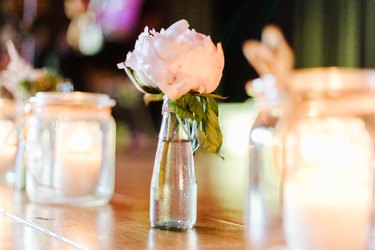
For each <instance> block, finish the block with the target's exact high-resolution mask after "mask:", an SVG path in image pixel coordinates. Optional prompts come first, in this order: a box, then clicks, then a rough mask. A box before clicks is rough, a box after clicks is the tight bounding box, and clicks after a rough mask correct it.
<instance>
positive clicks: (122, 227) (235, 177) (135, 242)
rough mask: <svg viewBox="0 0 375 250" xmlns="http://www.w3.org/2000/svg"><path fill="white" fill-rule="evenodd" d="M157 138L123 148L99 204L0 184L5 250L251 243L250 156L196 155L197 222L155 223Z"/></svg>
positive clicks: (1, 235)
mask: <svg viewBox="0 0 375 250" xmlns="http://www.w3.org/2000/svg"><path fill="white" fill-rule="evenodd" d="M156 143H157V141H156V138H154V139H150V140H149V141H148V142H147V143H143V145H141V147H139V148H138V149H132V150H129V149H128V150H118V151H119V152H118V154H117V159H116V173H117V174H116V190H115V195H114V197H113V199H112V200H111V202H110V203H109V204H107V205H104V206H99V207H67V206H65V207H64V206H50V205H40V204H33V203H31V202H29V201H28V199H27V196H26V194H25V192H23V191H17V190H15V189H14V188H13V187H12V186H10V185H6V184H0V197H1V200H0V225H1V226H0V249H1V250H3V249H28V250H29V249H246V248H247V241H246V233H245V228H244V226H243V223H242V221H243V215H242V211H243V205H244V197H245V190H246V176H247V160H246V157H239V156H236V157H234V156H228V155H225V152H224V156H225V157H226V159H225V161H222V160H221V159H220V158H218V157H216V156H214V155H209V154H206V153H203V152H198V154H197V155H196V157H195V165H196V176H197V182H198V214H197V224H196V227H195V228H194V229H193V230H189V231H182V232H175V231H162V230H156V229H152V228H151V227H150V225H149V186H150V180H151V174H152V167H153V161H154V154H155V146H156Z"/></svg>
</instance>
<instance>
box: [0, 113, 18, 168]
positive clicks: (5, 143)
mask: <svg viewBox="0 0 375 250" xmlns="http://www.w3.org/2000/svg"><path fill="white" fill-rule="evenodd" d="M13 129H14V123H13V122H12V121H10V120H0V172H5V171H7V170H8V169H9V168H10V167H12V166H13V165H14V160H15V156H16V150H17V145H16V143H15V137H16V136H15V132H13V133H12V130H13ZM10 133H11V134H10Z"/></svg>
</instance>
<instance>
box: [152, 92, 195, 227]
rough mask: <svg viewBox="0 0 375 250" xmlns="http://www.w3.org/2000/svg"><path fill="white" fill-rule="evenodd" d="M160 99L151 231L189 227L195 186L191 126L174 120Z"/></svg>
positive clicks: (192, 219) (193, 222)
mask: <svg viewBox="0 0 375 250" xmlns="http://www.w3.org/2000/svg"><path fill="white" fill-rule="evenodd" d="M168 102H169V100H168V99H167V98H165V99H164V104H163V112H162V113H163V120H162V125H161V129H160V133H159V142H158V147H157V151H156V156H155V163H154V170H153V175H152V180H151V194H150V221H151V226H152V227H154V228H159V229H165V230H186V229H190V228H193V227H194V225H195V222H196V211H197V183H196V180H195V173H194V158H193V150H192V143H191V135H192V133H194V131H192V129H191V127H190V126H189V125H188V124H186V123H185V122H184V121H181V120H179V119H178V118H177V116H176V114H175V113H173V112H171V110H170V108H169V103H168Z"/></svg>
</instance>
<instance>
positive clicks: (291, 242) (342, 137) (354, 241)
mask: <svg viewBox="0 0 375 250" xmlns="http://www.w3.org/2000/svg"><path fill="white" fill-rule="evenodd" d="M295 132H296V133H295V134H294V135H295V136H292V137H289V138H288V139H287V142H286V145H287V147H288V145H292V144H293V145H297V146H296V147H295V148H294V149H293V150H292V149H291V148H289V149H288V151H289V152H290V153H291V154H295V155H298V157H294V158H293V159H294V160H295V162H294V163H293V164H292V165H293V166H294V167H295V169H287V172H290V173H288V174H287V177H286V181H285V185H284V230H285V234H286V239H287V242H288V249H291V250H301V249H304V250H315V249H320V250H332V249H340V250H345V249H348V250H352V249H366V246H367V233H368V230H369V229H370V222H371V220H370V214H371V196H372V184H371V183H372V176H371V174H372V170H371V169H372V158H373V153H372V150H373V149H372V143H371V137H370V135H369V134H368V132H367V130H366V128H365V124H364V123H363V122H362V120H359V119H354V118H340V119H339V118H323V119H316V120H304V121H301V122H300V123H298V124H297V127H296V131H295ZM291 142H293V143H292V144H290V143H291ZM286 159H288V156H287V158H286ZM286 162H288V161H286ZM286 166H287V167H288V166H291V165H288V163H287V164H286Z"/></svg>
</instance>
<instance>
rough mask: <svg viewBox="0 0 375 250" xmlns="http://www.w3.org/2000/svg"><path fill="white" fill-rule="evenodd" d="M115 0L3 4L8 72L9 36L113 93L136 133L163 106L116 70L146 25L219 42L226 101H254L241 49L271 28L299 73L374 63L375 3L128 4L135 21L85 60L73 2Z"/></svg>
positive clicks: (42, 62)
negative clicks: (147, 99) (76, 38)
mask: <svg viewBox="0 0 375 250" xmlns="http://www.w3.org/2000/svg"><path fill="white" fill-rule="evenodd" d="M116 1H117V2H120V0H1V2H0V4H1V5H0V7H1V9H0V10H1V12H0V25H1V37H0V38H1V47H0V48H1V55H2V56H1V57H0V66H1V68H4V67H5V66H6V64H7V57H6V50H5V46H4V41H5V40H7V39H9V38H10V39H12V40H13V41H14V43H15V44H16V46H17V47H18V48H19V50H20V53H21V54H22V56H23V57H24V58H26V59H27V60H29V61H30V62H31V63H32V64H33V65H34V66H35V67H38V68H39V67H49V68H52V69H54V70H55V71H57V72H59V73H60V74H62V75H63V76H65V77H66V78H69V79H71V80H72V82H73V83H74V86H75V89H76V90H82V91H94V92H105V93H108V94H109V95H111V96H112V97H113V98H115V99H116V100H117V101H118V105H117V107H116V108H115V109H114V115H115V117H116V118H117V119H119V120H125V121H127V123H128V124H130V125H129V126H130V127H131V128H132V127H135V126H140V125H139V123H141V124H143V123H144V122H139V119H143V118H137V117H139V116H140V114H141V113H142V112H150V111H151V112H150V113H151V115H152V116H154V117H156V118H154V119H155V124H158V119H160V117H159V118H158V116H159V114H160V104H152V105H151V106H150V107H147V108H144V105H143V103H142V98H141V96H140V94H139V93H137V91H134V88H132V86H129V82H128V81H127V77H126V76H125V74H124V72H123V71H121V70H118V69H117V67H116V64H117V63H118V62H122V61H124V59H125V56H126V53H127V52H128V51H129V50H132V49H133V47H134V43H135V40H136V38H137V36H138V34H139V33H140V32H142V31H143V29H144V27H145V26H146V25H147V26H149V27H150V28H155V29H156V30H157V31H159V30H160V29H161V28H163V27H164V28H166V27H168V26H169V25H171V24H172V23H174V22H176V21H177V20H179V19H186V20H187V21H188V22H189V23H190V26H191V28H194V29H196V30H197V31H198V32H200V33H204V34H208V35H211V37H212V40H213V41H214V42H215V43H217V42H221V43H222V45H223V50H224V55H225V68H224V72H223V78H222V81H221V84H220V86H219V88H218V90H217V92H218V93H219V94H221V95H224V96H227V97H228V98H227V99H226V100H225V102H242V101H244V100H246V99H248V98H249V97H248V96H247V95H246V93H245V90H244V85H245V83H246V81H248V80H249V79H252V78H255V77H257V74H256V72H255V71H254V70H253V69H252V68H251V66H250V65H249V64H248V62H247V61H246V59H245V57H244V56H243V53H242V44H243V43H244V42H245V41H246V40H247V39H259V37H260V34H261V31H262V29H263V27H264V26H265V25H266V24H270V23H273V24H276V25H278V26H279V27H280V28H281V29H282V31H283V32H284V35H285V37H286V39H287V41H288V42H289V43H290V45H291V47H292V48H293V49H294V51H295V55H296V67H297V68H301V67H320V66H345V67H374V64H375V15H373V14H372V12H373V10H374V9H375V0H368V1H357V0H314V1H309V0H230V1H224V0H127V1H131V2H137V3H138V5H137V6H138V9H137V8H135V9H134V10H133V9H129V8H127V9H124V10H122V12H121V13H120V14H121V15H120V17H127V15H128V16H129V15H130V14H129V13H131V14H134V16H135V18H133V21H134V22H133V23H132V25H130V26H129V27H126V28H125V29H124V28H122V29H121V28H120V29H119V30H117V31H116V32H112V33H108V34H104V43H103V46H102V48H101V49H100V50H99V51H98V52H97V53H95V54H92V55H84V54H83V53H81V51H79V50H78V49H77V48H74V46H72V45H70V44H69V43H68V42H67V30H68V28H69V26H70V25H72V23H73V20H74V16H72V15H69V14H68V13H67V10H66V6H67V3H79V4H81V6H83V9H81V10H80V11H78V12H77V13H78V14H77V13H76V16H79V15H83V14H85V13H87V12H88V11H90V8H92V5H93V3H100V4H104V3H107V4H116ZM121 1H122V0H121ZM124 1H125V2H126V0H124ZM100 4H99V5H100ZM97 5H98V4H97ZM33 10H35V11H33ZM119 23H120V21H114V22H113V24H114V25H116V24H119ZM137 119H138V121H137ZM135 123H138V125H136V124H135Z"/></svg>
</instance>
